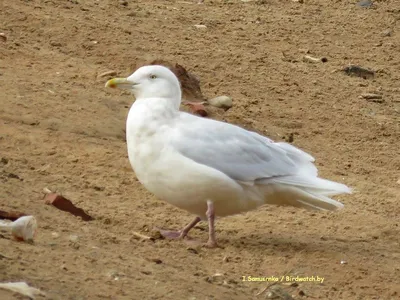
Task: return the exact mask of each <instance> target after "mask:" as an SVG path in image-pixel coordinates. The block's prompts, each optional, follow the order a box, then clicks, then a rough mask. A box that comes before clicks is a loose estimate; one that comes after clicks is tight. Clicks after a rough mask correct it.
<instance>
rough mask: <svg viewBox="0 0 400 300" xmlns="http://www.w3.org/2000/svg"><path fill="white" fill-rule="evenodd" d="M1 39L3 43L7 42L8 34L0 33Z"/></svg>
mask: <svg viewBox="0 0 400 300" xmlns="http://www.w3.org/2000/svg"><path fill="white" fill-rule="evenodd" d="M0 39H1V40H2V41H3V42H7V36H6V34H5V33H3V32H0Z"/></svg>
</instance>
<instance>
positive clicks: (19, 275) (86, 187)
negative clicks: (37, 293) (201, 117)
mask: <svg viewBox="0 0 400 300" xmlns="http://www.w3.org/2000/svg"><path fill="white" fill-rule="evenodd" d="M304 2H305V3H296V2H294V1H290V0H285V1H278V0H267V1H217V0H215V1H207V0H206V1H204V3H203V4H197V3H196V2H192V1H117V0H105V1H95V0H88V1H83V0H77V1H72V0H70V1H61V0H49V1H39V0H36V1H21V0H14V1H1V3H0V32H2V33H4V34H5V36H6V38H7V40H6V41H4V39H3V38H2V37H0V87H1V96H0V97H1V98H0V101H1V105H0V156H1V158H2V160H1V162H0V209H2V210H19V211H23V212H25V213H28V214H32V215H34V216H35V217H36V218H37V220H38V224H39V229H38V234H37V237H36V241H35V243H34V244H33V245H30V244H27V243H21V242H16V241H14V240H12V239H11V237H10V235H9V234H8V233H7V232H1V235H0V253H1V256H0V282H5V281H26V282H27V283H29V284H30V285H32V286H34V287H36V288H40V289H41V290H42V291H44V292H45V293H46V296H45V297H39V299H266V298H267V297H268V295H269V296H271V293H275V294H280V296H276V297H278V298H276V299H291V298H290V296H291V297H293V298H294V299H399V297H400V281H399V278H400V247H399V246H400V245H399V236H400V227H399V215H400V206H399V201H400V184H399V183H396V182H397V181H398V180H399V179H400V171H399V170H400V155H399V146H400V144H399V138H400V128H399V126H400V84H399V82H400V75H399V74H400V72H399V70H400V56H399V53H400V21H399V20H400V10H399V8H400V2H399V1H398V0H387V1H375V5H374V7H373V8H370V9H365V8H361V7H358V6H357V5H356V2H357V1H322V0H321V1H317V0H310V1H307V0H306V1H304ZM196 24H202V25H206V28H196V27H195V26H194V25H196ZM306 51H308V54H309V55H312V56H314V57H326V58H327V59H328V61H327V62H326V63H309V62H304V61H303V60H302V57H303V55H304V54H305V52H306ZM155 58H161V59H166V60H169V61H173V62H178V63H180V64H182V65H183V66H185V67H186V68H187V69H188V70H190V72H193V73H194V74H196V75H197V76H198V77H199V78H200V79H201V87H202V90H203V93H204V95H205V96H206V97H207V98H211V97H215V96H219V95H224V94H225V95H229V96H231V97H232V98H233V101H234V106H233V108H232V109H231V110H228V111H227V112H223V113H222V117H221V118H223V119H224V120H227V121H229V122H232V123H235V124H239V125H241V126H244V127H246V128H251V129H253V130H256V131H258V132H260V133H263V134H265V135H267V136H269V137H270V138H273V139H275V140H283V139H287V137H288V136H290V135H293V138H294V141H293V144H294V145H296V146H298V147H300V148H302V149H304V150H306V151H307V152H309V153H311V154H312V155H313V156H315V157H316V159H317V166H318V167H319V169H320V173H321V175H322V176H323V177H326V178H329V179H332V180H336V181H339V182H343V183H346V184H348V185H349V186H351V187H352V188H354V193H353V194H352V195H350V196H339V197H336V199H338V200H340V201H342V202H343V203H344V204H345V208H344V209H343V210H341V211H339V212H334V213H315V212H309V211H305V210H301V209H293V208H279V207H272V206H270V207H262V208H260V209H258V210H256V211H253V212H249V213H246V214H243V215H238V216H233V217H229V218H225V219H223V220H220V221H218V222H217V237H218V238H219V241H220V244H221V245H222V246H223V247H224V248H223V249H213V250H209V249H203V248H194V249H191V248H190V247H188V245H187V243H185V242H179V241H169V240H156V241H154V242H152V241H139V240H137V239H135V238H134V236H133V234H132V232H134V231H135V232H140V233H142V234H148V232H147V231H148V230H149V229H151V228H153V226H159V227H167V228H173V229H178V228H180V227H181V226H182V225H184V224H185V223H187V222H188V221H189V220H191V218H192V216H190V215H189V214H187V213H186V212H184V211H180V210H178V209H176V208H174V207H172V206H170V205H168V204H166V203H164V202H162V201H159V200H157V199H155V197H154V196H152V195H151V194H150V193H148V192H147V191H146V190H145V189H144V188H143V187H142V186H141V185H140V184H139V182H138V181H137V179H136V177H135V175H134V173H133V171H132V170H131V168H130V165H129V162H128V159H127V152H126V145H125V141H124V127H125V118H126V115H127V112H128V109H129V106H130V104H131V103H132V101H133V98H132V97H131V96H129V95H128V94H127V93H124V92H120V91H115V90H111V89H106V88H104V83H105V81H106V79H107V78H100V79H98V78H97V75H98V74H100V73H102V72H104V71H109V70H115V71H116V72H117V75H118V76H127V75H129V74H130V73H132V72H133V71H134V70H135V68H136V66H137V65H139V64H142V63H143V62H145V61H149V60H152V59H155ZM350 63H353V64H357V65H360V66H363V67H366V68H371V69H373V70H375V71H376V76H375V78H374V79H362V78H359V77H350V76H347V75H346V74H344V73H343V72H334V71H335V70H337V69H340V68H343V67H346V66H347V65H348V64H350ZM366 92H374V93H379V94H381V95H382V96H383V99H382V100H383V101H379V102H374V101H368V100H366V99H360V98H359V96H360V95H361V94H362V93H366ZM44 187H48V188H50V189H52V190H56V191H58V192H60V193H62V194H63V195H64V196H65V197H67V198H69V199H71V200H72V201H73V202H74V203H75V204H76V205H78V206H80V207H81V208H83V209H84V210H85V211H86V212H88V213H89V214H90V215H92V216H93V217H94V218H95V220H94V221H90V222H84V221H82V220H80V219H79V218H76V217H74V216H72V215H70V214H68V213H65V212H62V211H59V210H57V209H56V208H54V207H51V206H48V205H45V204H44V201H43V199H42V198H43V193H42V189H43V188H44ZM206 230H207V225H206V224H201V225H200V226H198V227H197V228H196V229H194V230H193V232H192V233H191V235H192V236H193V237H194V238H196V239H200V240H204V241H205V240H206V239H207V231H206ZM341 261H343V262H346V263H344V264H341ZM215 274H218V275H215ZM284 275H290V276H300V277H302V278H303V277H307V276H319V277H323V278H324V282H323V283H316V282H297V284H296V283H295V282H294V281H290V282H277V283H275V284H274V285H272V286H271V283H273V282H250V281H243V276H246V278H247V276H253V277H263V276H266V277H271V276H275V277H278V278H281V276H284ZM263 290H264V291H263ZM285 297H286V298H285ZM0 298H1V299H23V298H22V297H21V296H18V295H16V294H12V293H9V292H6V291H2V290H0Z"/></svg>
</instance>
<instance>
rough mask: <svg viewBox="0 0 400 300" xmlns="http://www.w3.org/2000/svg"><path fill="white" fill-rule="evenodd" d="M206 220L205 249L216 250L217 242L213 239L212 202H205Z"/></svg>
mask: <svg viewBox="0 0 400 300" xmlns="http://www.w3.org/2000/svg"><path fill="white" fill-rule="evenodd" d="M206 215H207V219H208V242H207V244H205V246H206V247H209V248H216V247H218V245H217V241H216V239H215V227H214V221H215V212H214V203H213V202H212V201H210V200H209V201H207V212H206Z"/></svg>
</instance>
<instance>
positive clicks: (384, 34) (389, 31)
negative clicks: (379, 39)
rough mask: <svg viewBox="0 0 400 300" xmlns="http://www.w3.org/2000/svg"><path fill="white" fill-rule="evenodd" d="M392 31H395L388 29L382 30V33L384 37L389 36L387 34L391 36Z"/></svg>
mask: <svg viewBox="0 0 400 300" xmlns="http://www.w3.org/2000/svg"><path fill="white" fill-rule="evenodd" d="M392 33H393V31H392V30H391V29H386V30H384V31H382V33H381V35H382V36H383V37H387V36H391V35H392Z"/></svg>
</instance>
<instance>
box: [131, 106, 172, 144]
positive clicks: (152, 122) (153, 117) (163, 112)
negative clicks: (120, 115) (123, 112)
mask: <svg viewBox="0 0 400 300" xmlns="http://www.w3.org/2000/svg"><path fill="white" fill-rule="evenodd" d="M178 115H179V107H178V108H176V107H175V105H174V104H173V103H171V101H170V99H164V98H144V99H137V100H136V101H135V103H133V105H132V107H131V108H130V110H129V114H128V118H127V123H126V133H127V138H128V136H143V135H146V136H149V135H154V134H155V133H157V132H158V131H159V129H160V127H161V126H163V125H167V124H170V123H171V122H173V121H174V119H175V118H176V117H177V116H178Z"/></svg>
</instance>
